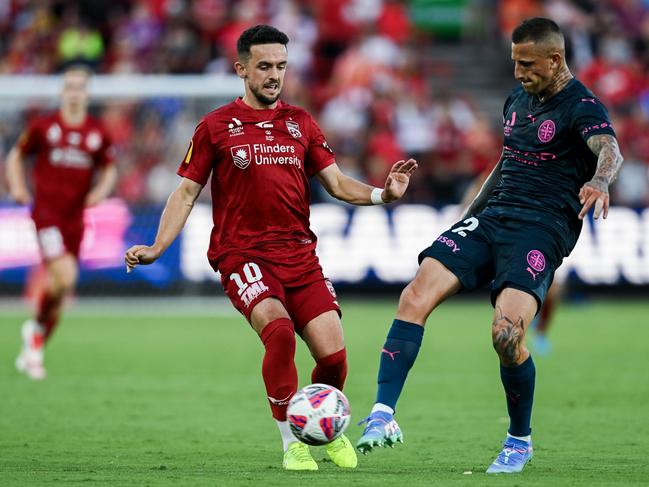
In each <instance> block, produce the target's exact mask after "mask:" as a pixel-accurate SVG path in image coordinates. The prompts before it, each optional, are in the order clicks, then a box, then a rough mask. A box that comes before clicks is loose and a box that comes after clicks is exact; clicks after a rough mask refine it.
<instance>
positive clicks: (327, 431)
mask: <svg viewBox="0 0 649 487" xmlns="http://www.w3.org/2000/svg"><path fill="white" fill-rule="evenodd" d="M286 417H287V418H288V424H289V426H290V428H291V431H292V432H293V434H294V435H295V437H296V438H297V439H298V440H300V441H301V442H302V443H306V444H307V445H325V444H327V443H330V442H332V441H333V440H335V439H336V438H338V437H339V436H340V435H342V434H343V432H344V431H345V429H347V426H349V421H350V419H351V410H350V408H349V401H348V400H347V398H346V397H345V395H344V394H343V393H342V392H341V391H339V390H338V389H336V388H335V387H332V386H328V385H326V384H310V385H308V386H306V387H304V388H302V389H300V390H299V391H297V392H296V393H295V395H294V396H293V397H292V398H291V400H290V401H289V403H288V409H287V410H286Z"/></svg>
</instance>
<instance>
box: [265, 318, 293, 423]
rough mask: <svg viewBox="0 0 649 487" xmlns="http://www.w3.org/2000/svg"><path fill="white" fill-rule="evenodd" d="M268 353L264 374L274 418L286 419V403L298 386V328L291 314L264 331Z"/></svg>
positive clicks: (272, 323)
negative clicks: (289, 317) (296, 342)
mask: <svg viewBox="0 0 649 487" xmlns="http://www.w3.org/2000/svg"><path fill="white" fill-rule="evenodd" d="M261 341H262V342H263V343H264V347H265V348H266V353H265V354H264V360H263V363H262V367H261V374H262V376H263V377H264V384H266V393H267V394H268V401H269V402H270V409H271V411H272V413H273V418H275V419H276V420H278V421H286V406H287V405H288V401H289V400H290V399H291V397H293V394H295V391H296V390H297V369H296V368H295V328H294V326H293V322H292V321H291V320H289V319H288V318H280V319H278V320H275V321H271V322H270V323H268V324H267V325H266V326H265V327H264V329H263V330H262V331H261Z"/></svg>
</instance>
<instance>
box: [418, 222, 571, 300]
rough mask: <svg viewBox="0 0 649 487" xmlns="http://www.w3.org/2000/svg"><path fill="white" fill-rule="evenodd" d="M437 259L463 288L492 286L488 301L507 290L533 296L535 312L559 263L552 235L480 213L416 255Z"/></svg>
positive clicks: (538, 227) (558, 249) (559, 252)
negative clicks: (514, 290)
mask: <svg viewBox="0 0 649 487" xmlns="http://www.w3.org/2000/svg"><path fill="white" fill-rule="evenodd" d="M425 257H432V258H433V259H436V260H438V261H440V262H441V263H442V264H444V266H446V268H448V269H449V270H450V271H451V272H452V273H453V274H455V275H456V276H457V278H458V279H459V280H460V282H461V283H462V286H463V287H464V288H465V289H466V290H472V289H477V288H479V287H482V286H484V285H485V284H488V283H489V282H492V285H491V303H492V304H495V302H496V298H497V297H498V294H499V293H500V291H502V290H503V289H504V288H506V287H511V288H514V289H519V290H521V291H524V292H527V293H529V294H531V295H532V296H534V297H535V298H536V301H537V303H538V306H539V308H540V307H541V304H543V300H544V299H545V296H546V294H547V292H548V288H549V287H550V284H552V279H553V278H554V271H555V270H556V269H557V268H558V267H559V266H560V265H561V262H562V261H563V252H562V250H561V246H560V242H559V241H558V239H557V237H556V234H554V233H553V232H552V231H551V230H550V229H549V228H546V227H544V226H542V225H539V224H535V223H529V222H521V221H520V220H514V219H510V218H507V217H501V216H490V215H484V214H479V215H477V216H472V217H470V218H468V219H466V220H463V221H460V222H457V223H456V224H455V225H453V226H452V227H451V229H450V230H447V231H446V232H444V233H442V234H441V235H440V236H439V237H438V238H437V240H435V241H434V242H433V244H432V245H431V246H430V247H428V248H427V249H425V250H424V251H422V252H421V253H420V254H419V263H420V264H421V262H422V260H424V258H425Z"/></svg>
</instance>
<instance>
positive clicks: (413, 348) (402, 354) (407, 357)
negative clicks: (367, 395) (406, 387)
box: [376, 320, 424, 409]
mask: <svg viewBox="0 0 649 487" xmlns="http://www.w3.org/2000/svg"><path fill="white" fill-rule="evenodd" d="M423 336H424V327H423V326H420V325H417V324H415V323H409V322H407V321H401V320H394V321H393V322H392V327H391V328H390V331H389V332H388V337H387V338H386V340H385V345H383V350H382V351H381V361H380V364H379V377H378V384H379V386H378V391H377V394H376V402H380V403H381V404H385V405H386V406H390V407H391V408H392V409H395V406H396V404H397V400H398V399H399V395H400V394H401V390H402V389H403V384H404V383H405V381H406V377H407V376H408V372H409V371H410V368H411V367H412V364H414V363H415V359H416V358H417V353H419V347H420V346H421V340H422V337H423Z"/></svg>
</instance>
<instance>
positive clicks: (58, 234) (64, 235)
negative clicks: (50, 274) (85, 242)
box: [34, 218, 83, 261]
mask: <svg viewBox="0 0 649 487" xmlns="http://www.w3.org/2000/svg"><path fill="white" fill-rule="evenodd" d="M34 224H35V225H36V236H37V238H38V246H39V247H40V249H41V255H42V256H43V260H45V261H50V260H54V259H56V258H58V257H61V256H62V255H65V254H72V255H73V256H74V257H76V258H78V257H79V249H80V248H81V240H82V238H83V220H74V221H71V222H52V221H44V220H39V219H38V218H34Z"/></svg>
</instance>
